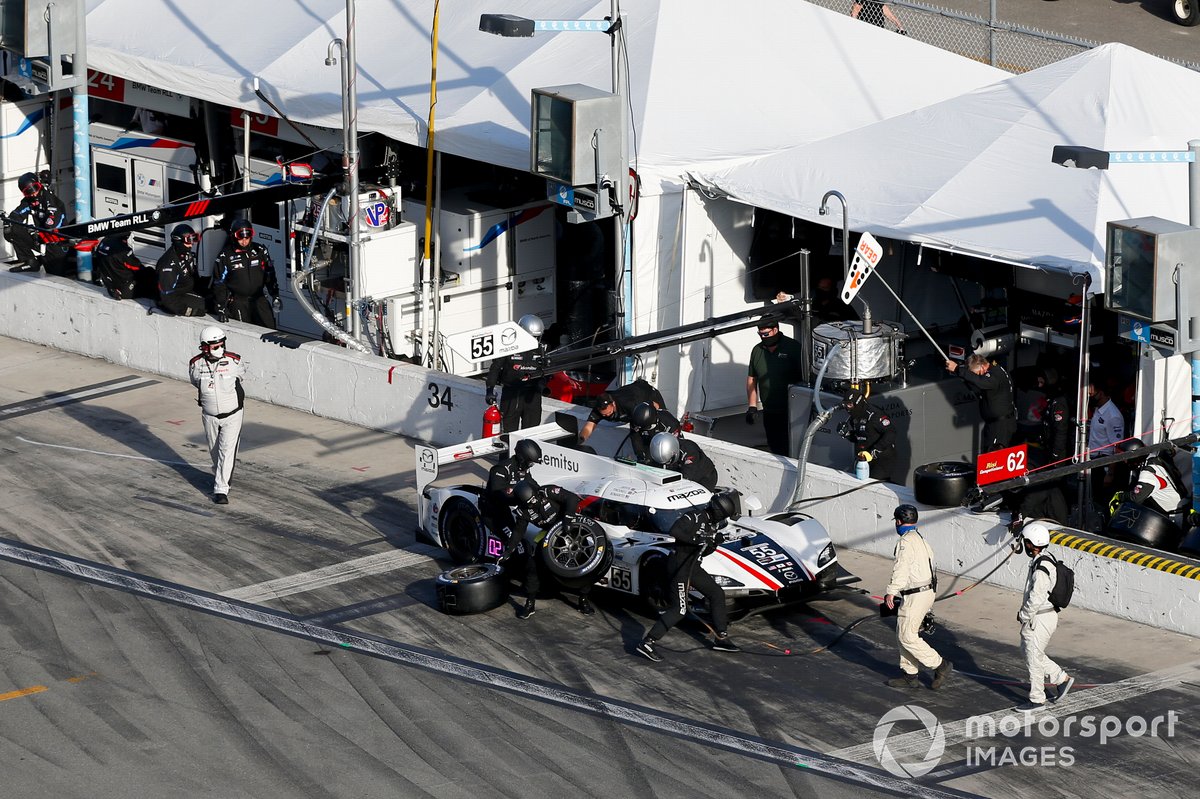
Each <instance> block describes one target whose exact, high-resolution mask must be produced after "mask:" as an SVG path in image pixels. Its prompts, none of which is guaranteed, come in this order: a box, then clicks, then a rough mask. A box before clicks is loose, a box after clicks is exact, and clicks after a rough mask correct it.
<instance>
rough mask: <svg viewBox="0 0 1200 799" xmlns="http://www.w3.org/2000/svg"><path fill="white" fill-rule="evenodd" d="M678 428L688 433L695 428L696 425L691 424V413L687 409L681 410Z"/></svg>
mask: <svg viewBox="0 0 1200 799" xmlns="http://www.w3.org/2000/svg"><path fill="white" fill-rule="evenodd" d="M679 429H680V430H682V431H683V432H685V433H690V432H692V431H693V430H695V429H696V425H694V424H692V419H691V414H689V413H688V412H687V411H684V412H683V418H682V419H680V420H679Z"/></svg>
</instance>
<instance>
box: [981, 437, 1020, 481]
mask: <svg viewBox="0 0 1200 799" xmlns="http://www.w3.org/2000/svg"><path fill="white" fill-rule="evenodd" d="M1028 473H1029V447H1028V446H1026V445H1025V444H1018V445H1017V446H1015V447H1009V448H1008V449H998V450H996V451H995V452H985V453H983V454H982V455H980V456H979V459H978V460H977V461H976V465H975V482H976V483H977V484H978V485H981V486H984V485H988V484H990V483H999V482H1001V481H1003V480H1011V479H1012V478H1014V477H1021V476H1023V475H1025V474H1028Z"/></svg>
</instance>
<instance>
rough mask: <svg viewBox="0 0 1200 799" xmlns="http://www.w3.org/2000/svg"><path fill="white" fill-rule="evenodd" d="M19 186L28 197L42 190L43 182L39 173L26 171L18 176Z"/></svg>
mask: <svg viewBox="0 0 1200 799" xmlns="http://www.w3.org/2000/svg"><path fill="white" fill-rule="evenodd" d="M17 188H18V189H20V190H21V193H22V194H24V195H25V196H26V197H28V196H30V195H32V194H37V193H38V192H39V191H41V190H42V184H41V183H39V182H38V179H37V175H35V174H33V173H32V172H26V173H25V174H23V175H21V177H19V178H17Z"/></svg>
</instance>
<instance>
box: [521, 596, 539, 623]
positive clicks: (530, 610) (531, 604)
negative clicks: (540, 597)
mask: <svg viewBox="0 0 1200 799" xmlns="http://www.w3.org/2000/svg"><path fill="white" fill-rule="evenodd" d="M536 605H537V601H536V600H535V599H534V598H533V597H530V598H529V599H526V600H525V607H523V608H521V609H520V610H518V611H517V618H518V619H528V618H529V617H530V616H532V615H533V614H534V613H537V607H536Z"/></svg>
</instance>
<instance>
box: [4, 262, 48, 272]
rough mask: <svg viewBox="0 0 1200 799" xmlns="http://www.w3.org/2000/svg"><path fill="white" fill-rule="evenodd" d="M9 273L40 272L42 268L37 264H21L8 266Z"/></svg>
mask: <svg viewBox="0 0 1200 799" xmlns="http://www.w3.org/2000/svg"><path fill="white" fill-rule="evenodd" d="M8 271H10V272H40V271H42V268H41V267H40V266H38V265H37V264H21V265H20V266H10V267H9V268H8Z"/></svg>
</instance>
